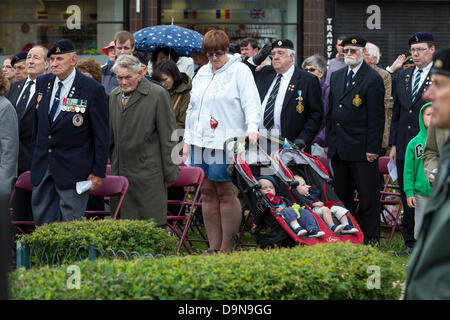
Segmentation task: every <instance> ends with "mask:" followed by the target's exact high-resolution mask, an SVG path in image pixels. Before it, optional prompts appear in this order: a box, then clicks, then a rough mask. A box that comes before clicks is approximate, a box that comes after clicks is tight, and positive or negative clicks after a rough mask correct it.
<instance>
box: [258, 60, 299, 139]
mask: <svg viewBox="0 0 450 320" xmlns="http://www.w3.org/2000/svg"><path fill="white" fill-rule="evenodd" d="M294 69H295V67H294V65H292V66H291V67H290V68H289V69H288V70H287V71H286V72H285V73H283V74H282V77H281V80H280V87H279V88H278V94H277V98H276V99H275V105H274V110H273V120H274V126H273V128H272V130H274V129H277V130H279V131H278V132H281V119H280V117H281V110H282V109H283V102H284V96H285V95H286V92H287V89H288V85H289V83H290V82H291V79H292V75H293V74H294ZM277 76H278V74H277ZM276 81H277V77H275V79H273V81H272V84H271V85H270V87H269V90H267V93H266V96H265V97H264V100H263V102H262V104H261V105H262V108H263V109H262V114H261V122H260V123H259V128H260V129H265V127H264V111H265V109H266V104H267V100H269V96H270V93H271V92H272V88H273V87H274V86H275V83H276Z"/></svg>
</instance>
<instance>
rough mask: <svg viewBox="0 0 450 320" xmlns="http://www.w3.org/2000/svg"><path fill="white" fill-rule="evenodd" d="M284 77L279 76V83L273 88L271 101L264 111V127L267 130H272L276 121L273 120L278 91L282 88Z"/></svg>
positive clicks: (268, 100) (268, 101) (269, 100)
mask: <svg viewBox="0 0 450 320" xmlns="http://www.w3.org/2000/svg"><path fill="white" fill-rule="evenodd" d="M282 76H283V75H281V74H279V75H278V76H277V81H276V82H275V85H274V86H273V88H272V91H271V92H270V96H269V99H267V104H266V109H265V110H264V121H263V123H264V127H266V129H267V130H270V129H272V128H273V126H274V124H275V121H274V119H273V113H274V109H275V100H277V94H278V89H279V88H280V82H281V77H282Z"/></svg>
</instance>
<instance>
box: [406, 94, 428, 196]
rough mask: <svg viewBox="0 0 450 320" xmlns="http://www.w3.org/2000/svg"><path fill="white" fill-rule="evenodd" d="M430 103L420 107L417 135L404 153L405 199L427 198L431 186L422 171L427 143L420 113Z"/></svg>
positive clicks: (425, 129)
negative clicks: (419, 196) (417, 196)
mask: <svg viewBox="0 0 450 320" xmlns="http://www.w3.org/2000/svg"><path fill="white" fill-rule="evenodd" d="M430 105H431V102H429V103H426V104H424V105H423V106H422V108H421V109H420V112H419V128H420V130H419V133H418V134H417V135H416V136H415V137H414V138H412V139H411V141H410V142H409V143H408V146H407V147H406V152H405V169H404V171H403V190H404V191H405V194H406V197H407V198H408V197H413V196H414V195H415V194H416V193H418V194H420V195H422V196H425V197H428V196H429V195H430V193H431V186H430V183H429V182H428V179H427V176H426V175H425V171H424V169H423V163H422V156H423V151H424V148H425V142H426V141H427V128H426V127H425V125H424V123H423V119H422V111H423V110H424V109H425V108H426V107H428V106H430Z"/></svg>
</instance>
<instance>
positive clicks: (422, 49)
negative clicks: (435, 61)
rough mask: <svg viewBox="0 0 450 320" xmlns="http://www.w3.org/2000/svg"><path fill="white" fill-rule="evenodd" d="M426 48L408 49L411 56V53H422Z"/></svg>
mask: <svg viewBox="0 0 450 320" xmlns="http://www.w3.org/2000/svg"><path fill="white" fill-rule="evenodd" d="M427 49H428V48H414V49H409V53H411V54H413V53H416V52H417V53H423V52H425V50H427Z"/></svg>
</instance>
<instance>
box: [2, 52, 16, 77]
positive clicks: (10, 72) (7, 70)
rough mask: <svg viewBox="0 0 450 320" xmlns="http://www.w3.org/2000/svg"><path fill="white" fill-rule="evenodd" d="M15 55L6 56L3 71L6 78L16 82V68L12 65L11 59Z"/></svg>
mask: <svg viewBox="0 0 450 320" xmlns="http://www.w3.org/2000/svg"><path fill="white" fill-rule="evenodd" d="M13 57H14V56H11V57H8V58H5V60H3V65H2V71H3V75H4V76H5V77H6V79H7V80H8V81H9V82H14V81H15V79H16V74H15V72H14V68H13V66H12V65H11V60H12V58H13Z"/></svg>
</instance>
